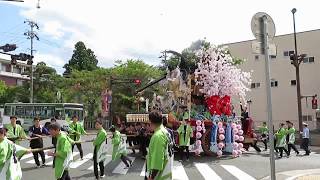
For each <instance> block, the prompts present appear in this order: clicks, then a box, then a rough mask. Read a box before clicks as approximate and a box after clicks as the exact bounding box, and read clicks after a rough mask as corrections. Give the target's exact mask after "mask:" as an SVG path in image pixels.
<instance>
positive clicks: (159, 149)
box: [146, 111, 172, 180]
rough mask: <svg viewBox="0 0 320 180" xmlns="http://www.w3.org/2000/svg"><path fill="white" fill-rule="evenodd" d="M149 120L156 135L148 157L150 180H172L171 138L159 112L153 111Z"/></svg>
mask: <svg viewBox="0 0 320 180" xmlns="http://www.w3.org/2000/svg"><path fill="white" fill-rule="evenodd" d="M149 120H150V122H151V128H152V129H153V130H154V133H153V135H152V137H151V140H150V144H149V153H148V155H147V163H146V164H147V174H149V177H148V180H169V179H172V158H171V157H170V155H169V151H168V148H169V142H170V139H169V138H170V136H169V133H168V131H167V130H166V128H165V127H164V126H163V125H162V115H161V113H160V112H158V111H152V112H151V113H149Z"/></svg>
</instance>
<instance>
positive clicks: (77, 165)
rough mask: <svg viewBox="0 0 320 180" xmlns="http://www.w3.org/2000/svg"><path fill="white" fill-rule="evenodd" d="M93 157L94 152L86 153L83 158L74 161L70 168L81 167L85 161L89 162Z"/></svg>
mask: <svg viewBox="0 0 320 180" xmlns="http://www.w3.org/2000/svg"><path fill="white" fill-rule="evenodd" d="M92 158H93V154H92V153H89V154H87V155H85V156H84V157H83V160H79V159H78V160H77V161H73V162H72V163H71V164H70V166H69V167H70V168H72V169H74V168H77V167H79V166H81V165H82V164H83V163H85V162H87V161H89V160H90V159H92Z"/></svg>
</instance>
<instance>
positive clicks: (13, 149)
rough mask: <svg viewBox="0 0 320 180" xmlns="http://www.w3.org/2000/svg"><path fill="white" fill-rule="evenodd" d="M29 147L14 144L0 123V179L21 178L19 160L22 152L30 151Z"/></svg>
mask: <svg viewBox="0 0 320 180" xmlns="http://www.w3.org/2000/svg"><path fill="white" fill-rule="evenodd" d="M30 151H31V150H30V149H26V148H24V147H22V146H19V145H17V144H14V143H13V142H12V141H10V140H9V139H8V138H7V137H6V130H5V128H4V126H3V125H2V124H0V179H1V180H12V179H14V180H21V179H22V171H21V166H20V162H19V158H21V157H22V156H23V155H24V154H27V153H30Z"/></svg>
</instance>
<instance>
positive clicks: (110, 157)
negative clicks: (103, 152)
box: [88, 154, 112, 171]
mask: <svg viewBox="0 0 320 180" xmlns="http://www.w3.org/2000/svg"><path fill="white" fill-rule="evenodd" d="M111 160H112V156H111V155H110V154H107V158H106V160H105V161H104V166H106V165H107V164H108V163H109V162H110V161H111ZM88 170H89V171H93V165H92V166H90V167H89V168H88Z"/></svg>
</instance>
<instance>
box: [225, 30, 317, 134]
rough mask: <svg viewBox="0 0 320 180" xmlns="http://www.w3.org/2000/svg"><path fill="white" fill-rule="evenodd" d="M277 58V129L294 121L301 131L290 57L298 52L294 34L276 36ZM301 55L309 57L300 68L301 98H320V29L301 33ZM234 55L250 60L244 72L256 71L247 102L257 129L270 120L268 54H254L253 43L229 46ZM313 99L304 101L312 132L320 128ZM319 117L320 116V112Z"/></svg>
mask: <svg viewBox="0 0 320 180" xmlns="http://www.w3.org/2000/svg"><path fill="white" fill-rule="evenodd" d="M272 41H273V42H274V43H275V44H276V46H277V55H276V56H270V72H271V82H270V83H271V92H272V110H273V111H272V113H273V120H274V125H275V128H276V129H277V128H278V126H279V123H280V122H285V121H286V120H289V121H292V122H294V124H295V127H297V128H298V108H297V90H296V74H295V68H294V66H293V65H291V61H290V54H293V53H294V39H293V34H286V35H280V36H276V37H274V39H273V40H272ZM297 44H298V54H307V57H306V58H304V60H303V62H302V63H301V65H300V81H301V95H302V96H311V95H315V94H317V95H318V97H319V95H320V50H319V47H320V29H318V30H312V31H305V32H300V33H297ZM227 46H228V47H229V49H230V52H231V54H232V55H233V56H235V57H239V58H244V59H246V60H247V61H246V62H245V63H243V64H242V65H241V69H243V70H244V71H251V70H253V72H252V84H251V92H249V93H248V95H247V99H248V100H251V101H252V103H250V104H248V108H249V112H250V115H251V117H252V118H253V119H254V120H255V126H258V125H260V124H261V123H262V122H263V121H267V100H266V86H265V84H266V83H265V82H266V78H265V57H264V55H259V54H254V53H253V52H252V48H251V47H252V40H249V41H242V42H236V43H231V44H227ZM311 101H312V98H303V99H302V115H303V121H304V122H307V123H308V124H309V127H310V128H311V129H315V128H318V129H319V128H320V119H319V118H318V119H317V117H316V110H314V109H312V105H311ZM318 114H319V113H318Z"/></svg>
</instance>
